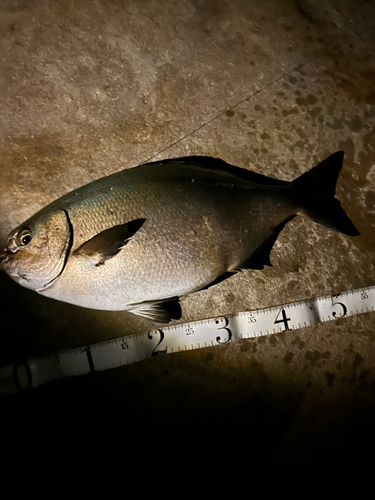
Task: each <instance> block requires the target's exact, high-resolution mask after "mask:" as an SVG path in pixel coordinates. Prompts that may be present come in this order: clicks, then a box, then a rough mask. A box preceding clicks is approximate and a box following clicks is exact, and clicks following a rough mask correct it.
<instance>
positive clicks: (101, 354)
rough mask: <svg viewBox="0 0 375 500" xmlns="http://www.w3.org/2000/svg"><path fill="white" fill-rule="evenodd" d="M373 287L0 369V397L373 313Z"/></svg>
mask: <svg viewBox="0 0 375 500" xmlns="http://www.w3.org/2000/svg"><path fill="white" fill-rule="evenodd" d="M374 307H375V286H370V287H367V288H361V289H358V290H350V291H346V292H343V293H341V294H339V295H328V296H324V297H318V298H316V299H309V300H304V301H300V302H293V303H290V304H286V305H281V306H276V307H270V308H266V309H258V310H254V311H246V312H240V313H237V314H233V315H227V316H221V317H218V318H211V319H205V320H199V321H195V322H190V323H182V324H178V325H172V326H167V327H163V328H160V329H154V330H151V331H150V332H148V333H137V334H134V335H129V336H126V337H120V338H116V339H113V340H108V341H103V342H100V343H97V344H92V345H89V346H84V347H79V348H74V349H69V350H64V351H59V352H58V353H56V354H53V355H50V356H44V357H35V358H31V359H29V360H27V361H24V362H21V363H16V364H15V365H9V366H5V367H3V368H0V394H12V393H15V392H19V391H20V390H23V389H30V388H32V387H37V386H40V385H43V384H46V383H48V382H52V381H53V380H57V379H61V378H64V377H71V376H77V375H85V374H87V373H90V372H94V371H103V370H108V369H111V368H116V367H119V366H124V365H128V364H131V363H135V362H138V361H142V360H144V359H147V358H149V357H154V356H159V355H164V354H171V353H175V352H181V351H189V350H193V349H202V348H205V347H212V346H218V345H224V344H227V343H229V342H234V341H237V340H240V339H248V338H255V337H261V336H265V335H272V334H276V333H280V332H283V331H287V330H296V329H301V328H305V327H309V326H312V325H313V324H315V323H319V322H326V321H332V320H335V319H338V318H343V317H347V316H354V315H357V314H361V313H365V312H371V311H374Z"/></svg>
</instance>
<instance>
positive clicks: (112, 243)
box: [74, 219, 146, 266]
mask: <svg viewBox="0 0 375 500" xmlns="http://www.w3.org/2000/svg"><path fill="white" fill-rule="evenodd" d="M145 220H146V219H136V220H133V221H131V222H128V223H126V224H121V225H118V226H113V227H111V228H109V229H105V230H104V231H102V232H101V233H99V234H96V235H95V236H94V237H92V238H91V239H90V240H88V241H86V242H85V243H83V244H82V245H81V246H80V247H79V248H77V250H76V251H75V252H74V255H78V256H83V257H87V258H88V259H90V260H91V261H92V263H93V265H95V266H100V265H101V264H104V263H105V261H106V260H108V259H111V258H112V257H114V256H115V255H116V254H118V252H119V251H120V250H121V248H123V247H124V246H125V245H126V244H127V243H128V241H129V239H130V238H131V237H132V236H133V235H134V234H135V233H136V232H137V231H138V229H140V228H141V226H142V225H143V223H144V222H145Z"/></svg>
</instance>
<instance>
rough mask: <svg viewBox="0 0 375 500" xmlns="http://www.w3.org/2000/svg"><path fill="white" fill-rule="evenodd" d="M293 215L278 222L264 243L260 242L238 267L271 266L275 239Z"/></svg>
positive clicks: (259, 267) (257, 267)
mask: <svg viewBox="0 0 375 500" xmlns="http://www.w3.org/2000/svg"><path fill="white" fill-rule="evenodd" d="M294 217H295V215H292V216H291V217H289V218H288V219H286V220H285V221H284V222H282V223H281V224H279V225H278V226H277V227H276V228H275V230H274V232H273V233H272V234H271V236H269V237H268V238H267V239H266V241H265V242H264V243H262V244H261V245H260V246H259V247H258V248H257V249H256V250H255V252H254V253H253V254H252V255H251V256H250V257H249V258H248V259H246V260H245V261H244V262H243V263H242V264H241V265H240V266H238V267H239V269H263V268H264V266H272V264H271V262H270V253H271V250H272V247H273V245H274V244H275V241H276V240H277V238H278V236H279V234H280V232H281V231H282V230H283V229H284V227H285V226H286V224H287V223H288V222H290V221H291V220H292V219H294Z"/></svg>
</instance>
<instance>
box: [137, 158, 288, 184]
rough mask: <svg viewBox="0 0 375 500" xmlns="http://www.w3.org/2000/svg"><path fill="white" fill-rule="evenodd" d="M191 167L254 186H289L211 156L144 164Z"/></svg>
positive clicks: (283, 182) (284, 182)
mask: <svg viewBox="0 0 375 500" xmlns="http://www.w3.org/2000/svg"><path fill="white" fill-rule="evenodd" d="M171 164H172V165H173V164H176V166H178V165H193V166H196V167H201V168H203V169H206V170H213V171H218V172H227V173H230V174H232V175H235V176H236V177H238V178H240V179H243V180H246V181H249V182H253V183H255V184H262V185H266V186H286V185H288V184H289V182H287V181H281V180H279V179H273V178H272V177H267V176H265V175H262V174H258V173H256V172H252V171H251V170H247V169H245V168H240V167H235V166H234V165H231V164H230V163H227V162H226V161H224V160H220V159H219V158H212V157H211V156H184V157H182V158H170V159H166V160H159V161H154V162H151V163H146V164H145V165H171Z"/></svg>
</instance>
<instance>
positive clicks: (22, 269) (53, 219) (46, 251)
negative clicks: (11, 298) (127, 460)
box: [3, 210, 73, 291]
mask: <svg viewBox="0 0 375 500" xmlns="http://www.w3.org/2000/svg"><path fill="white" fill-rule="evenodd" d="M25 230H28V232H29V233H30V235H31V239H30V241H28V242H27V244H24V245H22V243H21V242H20V235H21V234H24V232H25ZM72 240H73V233H72V230H71V223H70V220H69V216H68V213H67V212H66V211H65V210H59V211H57V212H54V213H52V214H47V215H44V216H42V217H38V218H36V219H35V218H33V217H32V218H31V219H29V220H28V221H26V222H25V223H23V224H22V225H21V226H19V227H18V228H17V229H15V230H14V231H12V232H11V233H10V235H9V237H8V250H9V251H8V255H9V259H7V260H8V261H7V262H5V263H4V264H3V265H4V267H7V268H8V269H7V272H8V274H9V275H10V276H11V277H12V278H13V279H14V280H15V281H17V282H18V283H19V284H20V285H22V286H24V287H26V288H30V289H32V290H36V291H41V290H45V289H46V288H48V287H49V286H50V285H51V284H52V283H53V282H54V281H55V280H56V279H57V278H58V277H59V276H60V274H61V273H62V271H63V270H64V267H65V264H66V261H67V258H68V255H69V251H70V248H71V245H72Z"/></svg>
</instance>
